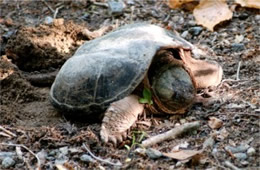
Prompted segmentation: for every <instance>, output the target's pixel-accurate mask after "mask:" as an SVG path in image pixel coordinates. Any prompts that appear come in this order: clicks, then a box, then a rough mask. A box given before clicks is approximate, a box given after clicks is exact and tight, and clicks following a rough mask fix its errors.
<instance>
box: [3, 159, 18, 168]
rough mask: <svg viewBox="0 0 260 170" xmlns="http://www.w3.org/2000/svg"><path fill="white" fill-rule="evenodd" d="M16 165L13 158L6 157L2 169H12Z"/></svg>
mask: <svg viewBox="0 0 260 170" xmlns="http://www.w3.org/2000/svg"><path fill="white" fill-rule="evenodd" d="M14 164H15V161H14V160H13V158H11V157H6V158H4V159H3V161H2V167H3V168H10V167H12V166H13V165H14Z"/></svg>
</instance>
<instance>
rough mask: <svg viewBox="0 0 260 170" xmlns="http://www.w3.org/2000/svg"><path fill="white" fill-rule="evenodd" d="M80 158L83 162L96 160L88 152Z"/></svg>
mask: <svg viewBox="0 0 260 170" xmlns="http://www.w3.org/2000/svg"><path fill="white" fill-rule="evenodd" d="M80 160H81V161H82V162H95V160H94V159H93V158H92V157H91V156H89V155H87V154H83V155H81V157H80Z"/></svg>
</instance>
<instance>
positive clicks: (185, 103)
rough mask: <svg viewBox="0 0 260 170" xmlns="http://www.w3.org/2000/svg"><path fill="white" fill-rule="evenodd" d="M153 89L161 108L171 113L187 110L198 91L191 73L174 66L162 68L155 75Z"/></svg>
mask: <svg viewBox="0 0 260 170" xmlns="http://www.w3.org/2000/svg"><path fill="white" fill-rule="evenodd" d="M152 89H153V93H154V94H155V97H156V99H157V103H158V101H159V103H160V104H159V105H160V106H159V107H164V108H166V110H169V111H170V112H178V111H179V110H182V111H183V110H186V108H188V107H189V106H190V105H191V104H192V102H193V101H194V96H195V91H196V89H195V86H194V83H193V80H192V78H191V76H190V75H189V73H188V72H187V71H186V70H185V69H184V68H183V67H182V66H180V65H172V64H169V65H165V66H163V67H161V68H160V70H159V71H158V72H157V73H156V74H155V76H154V78H153V81H152ZM164 110H165V109H164ZM169 111H168V112H169ZM166 112H167V111H166Z"/></svg>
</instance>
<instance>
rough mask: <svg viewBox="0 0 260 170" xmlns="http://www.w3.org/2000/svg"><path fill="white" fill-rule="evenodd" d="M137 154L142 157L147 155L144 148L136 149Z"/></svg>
mask: <svg viewBox="0 0 260 170" xmlns="http://www.w3.org/2000/svg"><path fill="white" fill-rule="evenodd" d="M135 153H138V154H140V155H145V149H144V148H137V149H135Z"/></svg>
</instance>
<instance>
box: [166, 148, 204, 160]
mask: <svg viewBox="0 0 260 170" xmlns="http://www.w3.org/2000/svg"><path fill="white" fill-rule="evenodd" d="M201 153H202V150H198V151H197V150H179V151H177V152H169V153H163V155H164V156H167V157H169V158H173V159H177V160H180V161H182V160H186V159H191V158H192V157H193V156H195V155H198V154H201Z"/></svg>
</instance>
